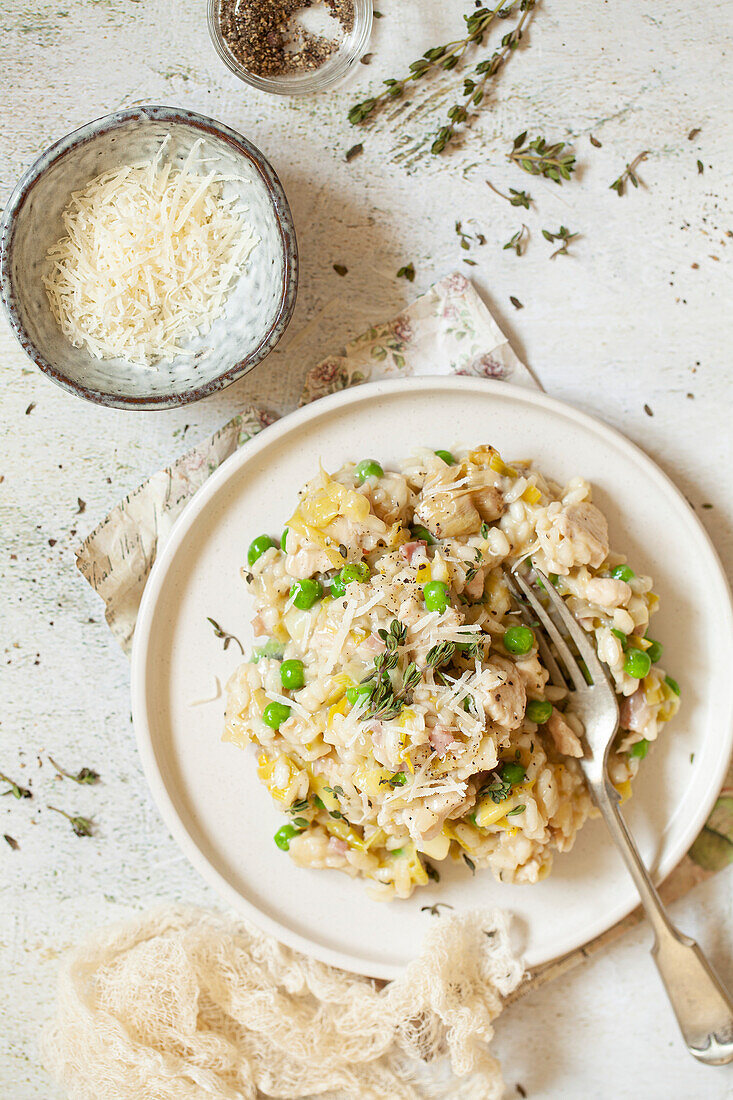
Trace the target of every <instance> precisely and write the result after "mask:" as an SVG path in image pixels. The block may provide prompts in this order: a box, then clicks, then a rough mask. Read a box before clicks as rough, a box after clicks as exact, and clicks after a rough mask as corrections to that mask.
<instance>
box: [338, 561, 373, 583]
mask: <svg viewBox="0 0 733 1100" xmlns="http://www.w3.org/2000/svg"><path fill="white" fill-rule="evenodd" d="M341 577H342V578H343V582H344V584H353V582H354V581H358V582H359V584H364V582H365V581H368V580H369V566H368V565H367V563H366V562H365V561H354V562H349V564H348V565H345V566H344V567H343V569H342V570H341Z"/></svg>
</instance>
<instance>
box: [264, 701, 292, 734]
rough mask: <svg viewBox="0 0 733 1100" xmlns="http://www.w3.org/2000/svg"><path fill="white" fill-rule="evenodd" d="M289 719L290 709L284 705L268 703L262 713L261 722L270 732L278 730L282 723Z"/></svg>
mask: <svg viewBox="0 0 733 1100" xmlns="http://www.w3.org/2000/svg"><path fill="white" fill-rule="evenodd" d="M289 717H290V707H288V706H286V705H285V703H268V704H267V706H266V707H265V709H264V710H263V712H262V721H263V722H264V723H265V725H266V726H269V727H270V729H271V730H277V729H280V726H281V725H282V724H283V722H287V720H288V718H289Z"/></svg>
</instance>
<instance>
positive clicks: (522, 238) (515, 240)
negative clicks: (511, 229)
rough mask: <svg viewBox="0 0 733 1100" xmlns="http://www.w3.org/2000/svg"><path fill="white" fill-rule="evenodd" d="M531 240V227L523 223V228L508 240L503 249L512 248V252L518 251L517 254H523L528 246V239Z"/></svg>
mask: <svg viewBox="0 0 733 1100" xmlns="http://www.w3.org/2000/svg"><path fill="white" fill-rule="evenodd" d="M528 240H529V229H528V228H527V226H526V225H524V224H522V226H521V228H520V229H518V230H517V232H516V233H514V234H513V236H511V237H510V238H509V240H508V241H507V242H506V244H505V245H504V247H503V251H504V252H506V250H507V249H511V251H512V252H516V254H517V256H521V255H523V253H524V250H525V249H526V247H527V241H528Z"/></svg>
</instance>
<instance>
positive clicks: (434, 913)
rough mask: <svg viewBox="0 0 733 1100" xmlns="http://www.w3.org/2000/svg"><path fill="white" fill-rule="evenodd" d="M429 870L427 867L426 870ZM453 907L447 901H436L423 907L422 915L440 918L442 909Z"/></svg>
mask: <svg viewBox="0 0 733 1100" xmlns="http://www.w3.org/2000/svg"><path fill="white" fill-rule="evenodd" d="M425 870H427V867H426V868H425ZM452 908H453V906H452V905H449V904H448V902H447V901H436V902H434V903H433V905H421V906H420V912H421V913H430V916H431V917H439V916H440V910H441V909H452Z"/></svg>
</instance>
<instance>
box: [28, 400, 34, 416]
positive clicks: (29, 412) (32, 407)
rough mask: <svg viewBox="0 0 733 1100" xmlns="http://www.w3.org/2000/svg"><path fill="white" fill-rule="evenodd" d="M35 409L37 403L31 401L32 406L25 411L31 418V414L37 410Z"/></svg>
mask: <svg viewBox="0 0 733 1100" xmlns="http://www.w3.org/2000/svg"><path fill="white" fill-rule="evenodd" d="M35 407H36V403H35V401H31V403H30V405H29V406H28V408H27V409H26V410H25V415H26V416H30V415H31V413H32V412H33V410H34V409H35Z"/></svg>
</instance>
